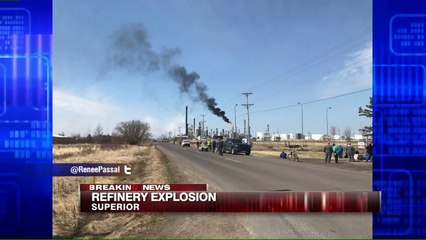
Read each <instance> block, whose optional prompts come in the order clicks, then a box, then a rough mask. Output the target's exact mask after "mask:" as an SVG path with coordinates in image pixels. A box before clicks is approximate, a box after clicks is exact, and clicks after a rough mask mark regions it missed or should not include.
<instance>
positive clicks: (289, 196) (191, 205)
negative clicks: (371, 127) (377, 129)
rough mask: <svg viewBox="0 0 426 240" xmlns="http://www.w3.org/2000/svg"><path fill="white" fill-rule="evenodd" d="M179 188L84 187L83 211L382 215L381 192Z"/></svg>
mask: <svg viewBox="0 0 426 240" xmlns="http://www.w3.org/2000/svg"><path fill="white" fill-rule="evenodd" d="M179 185H180V184H171V185H168V184H158V185H157V184H124V185H121V184H81V185H80V211H81V212H380V198H381V194H380V192H285V193H282V192H207V191H194V190H192V191H187V190H185V191H176V189H181V190H182V189H186V188H188V189H198V188H199V187H203V186H205V187H206V186H207V185H205V184H195V185H193V186H192V184H184V185H183V186H179ZM200 185H201V186H200ZM136 189H138V190H136ZM140 189H142V190H140ZM143 189H148V190H143ZM153 189H161V190H162V191H155V190H153ZM166 189H169V190H166ZM206 190H207V189H206Z"/></svg>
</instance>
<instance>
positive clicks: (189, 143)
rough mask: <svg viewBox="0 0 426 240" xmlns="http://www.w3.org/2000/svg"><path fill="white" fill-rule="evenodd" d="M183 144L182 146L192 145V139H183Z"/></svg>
mask: <svg viewBox="0 0 426 240" xmlns="http://www.w3.org/2000/svg"><path fill="white" fill-rule="evenodd" d="M181 146H182V147H190V146H191V141H189V140H183V141H182V144H181Z"/></svg>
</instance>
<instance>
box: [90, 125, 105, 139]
mask: <svg viewBox="0 0 426 240" xmlns="http://www.w3.org/2000/svg"><path fill="white" fill-rule="evenodd" d="M103 131H104V129H103V128H102V126H101V124H100V123H98V125H96V128H95V131H93V136H94V137H99V136H102V135H104V132H103Z"/></svg>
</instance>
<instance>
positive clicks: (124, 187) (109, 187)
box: [80, 184, 207, 191]
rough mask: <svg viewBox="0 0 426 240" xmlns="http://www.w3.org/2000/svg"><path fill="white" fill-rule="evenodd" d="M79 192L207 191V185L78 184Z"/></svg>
mask: <svg viewBox="0 0 426 240" xmlns="http://www.w3.org/2000/svg"><path fill="white" fill-rule="evenodd" d="M80 191H207V184H80Z"/></svg>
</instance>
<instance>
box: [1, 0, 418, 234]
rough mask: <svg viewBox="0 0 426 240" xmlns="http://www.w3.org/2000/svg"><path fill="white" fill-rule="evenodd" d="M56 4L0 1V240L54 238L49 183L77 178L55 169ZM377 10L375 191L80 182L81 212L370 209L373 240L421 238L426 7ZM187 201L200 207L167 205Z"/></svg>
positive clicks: (392, 5)
mask: <svg viewBox="0 0 426 240" xmlns="http://www.w3.org/2000/svg"><path fill="white" fill-rule="evenodd" d="M52 4H53V2H52V0H39V1H36V2H35V1H30V0H21V1H19V0H17V1H0V13H1V14H0V18H1V19H0V77H1V79H0V86H1V88H0V89H1V90H0V100H1V102H2V104H1V105H0V160H1V161H2V163H3V164H2V165H0V203H1V204H0V237H1V238H52V237H53V235H52V232H53V220H52V219H53V212H54V209H53V189H52V184H53V178H54V177H55V176H66V175H67V174H69V172H70V171H71V173H72V171H79V169H74V168H73V164H68V165H67V164H61V165H58V164H55V165H54V164H52V163H53V161H52V148H53V144H52V121H53V120H54V119H52V88H53V87H52V81H54V79H53V78H52V71H54V69H55V66H54V65H52V62H51V56H52V54H55V53H54V52H52V48H51V44H52V38H54V37H55V34H54V33H53V34H52V26H53V21H52V19H53V16H52V14H54V13H53V8H52V6H53V5H52ZM372 4H373V23H372V24H373V66H372V68H373V76H372V79H373V106H374V111H373V132H374V138H373V145H374V162H373V175H372V176H373V182H372V186H373V192H284V193H282V192H281V193H268V192H266V193H262V192H251V193H244V192H243V193H241V192H240V193H238V192H225V193H224V192H217V193H215V192H208V186H207V185H206V184H204V183H199V184H152V185H151V184H150V183H139V182H134V183H132V184H122V185H120V184H116V183H113V182H111V185H97V184H81V185H80V186H79V187H80V195H81V196H80V197H81V198H80V200H81V212H90V211H91V210H93V209H91V206H92V205H90V204H92V202H91V201H94V200H95V201H99V202H107V203H108V202H111V201H114V202H120V201H123V202H132V201H137V202H140V201H141V199H146V198H148V196H150V197H151V198H150V199H151V201H147V200H143V201H144V202H145V203H146V207H147V208H146V209H145V210H144V211H146V212H167V211H171V212H179V211H180V212H185V211H189V212H194V211H195V212H196V211H199V212H208V211H211V212H276V211H278V212H345V211H350V212H373V213H372V215H373V222H372V227H373V231H372V237H373V238H378V239H382V238H386V239H389V238H391V239H398V238H424V237H425V236H426V234H425V233H426V228H425V227H424V226H425V222H426V220H425V218H426V211H425V209H426V201H425V198H424V192H425V188H426V179H425V176H426V175H425V171H426V170H425V163H424V162H423V157H424V156H425V153H426V151H425V150H424V149H425V143H424V139H423V126H424V123H423V122H424V114H423V111H424V85H423V82H424V74H425V73H424V70H425V55H426V46H425V45H424V31H425V25H426V4H424V3H423V1H421V0H405V1H402V0H399V1H397V0H387V1H383V0H380V1H379V0H375V1H373V3H372ZM10 29H13V30H12V31H10ZM80 167H81V169H89V170H90V171H88V172H85V173H83V174H82V175H81V176H99V178H100V177H102V176H117V175H119V176H120V175H121V176H125V175H126V174H129V173H130V172H128V171H127V170H128V166H127V165H125V164H105V165H103V166H102V168H99V164H98V165H96V164H81V166H80ZM76 187H77V186H76ZM118 193H122V194H121V195H120V194H118ZM268 194H269V195H268ZM115 198H121V200H117V199H115ZM182 198H183V199H184V200H188V199H191V200H193V201H196V204H194V203H188V204H186V205H179V204H177V205H174V204H167V202H168V201H169V199H174V200H173V201H175V202H176V201H179V200H182ZM176 199H178V200H176ZM200 199H201V200H200ZM323 199H327V204H328V205H324V204H323V202H324V201H323ZM345 199H346V200H345ZM154 201H158V202H161V201H163V202H166V204H160V205H158V204H157V205H156V204H155V202H154ZM209 201H212V202H214V203H213V204H210V203H209ZM277 201H278V202H281V205H279V204H276V203H277ZM282 201H284V202H286V203H287V205H285V204H284V205H285V207H282ZM293 201H294V206H296V205H297V203H298V201H301V202H300V204H299V205H298V206H297V207H293V205H292V207H289V205H288V204H289V203H290V202H292V204H293ZM306 201H309V204H306ZM339 201H340V202H339ZM265 202H266V203H265ZM345 203H349V204H347V205H345ZM265 204H266V205H265ZM268 204H269V205H268ZM274 204H275V205H274ZM131 206H133V205H131ZM138 206H139V205H138ZM280 206H281V208H280ZM339 206H340V207H339ZM274 207H275V208H274ZM345 207H346V210H345ZM194 209H195V210H194ZM118 210H119V211H130V212H132V211H135V210H136V211H137V210H140V209H134V208H133V209H132V208H130V209H127V210H126V209H124V210H123V209H118ZM105 214H107V213H105ZM212 214H214V213H212ZM250 214H252V213H250ZM253 214H254V213H253ZM270 214H273V213H270ZM305 214H311V213H305ZM323 214H333V213H323ZM362 214H368V213H362ZM370 214H371V213H370Z"/></svg>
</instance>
